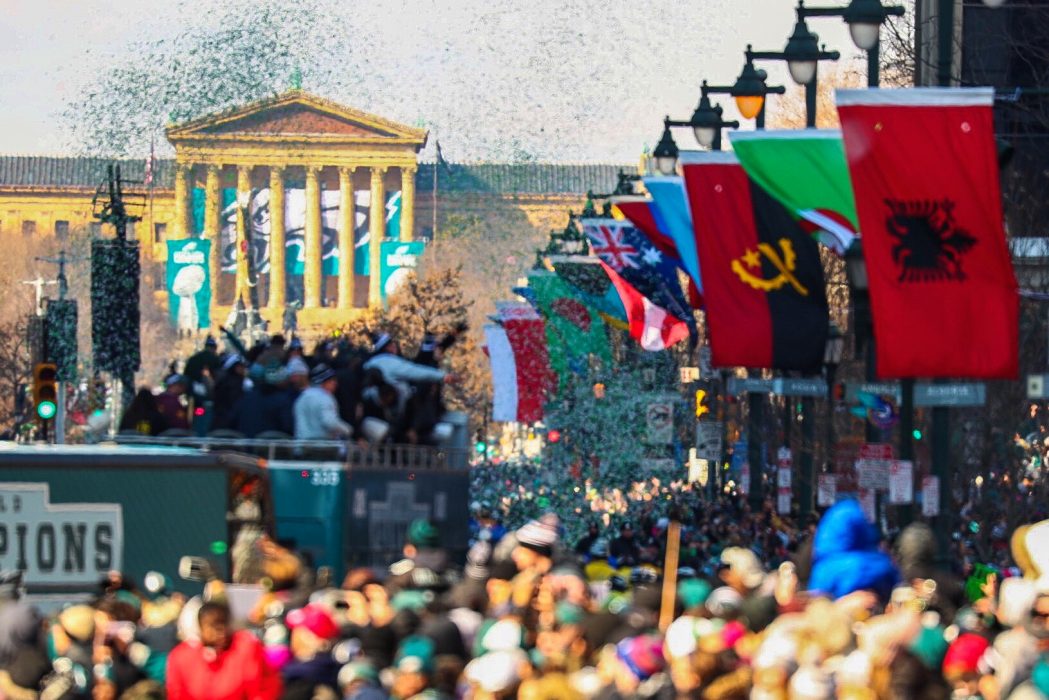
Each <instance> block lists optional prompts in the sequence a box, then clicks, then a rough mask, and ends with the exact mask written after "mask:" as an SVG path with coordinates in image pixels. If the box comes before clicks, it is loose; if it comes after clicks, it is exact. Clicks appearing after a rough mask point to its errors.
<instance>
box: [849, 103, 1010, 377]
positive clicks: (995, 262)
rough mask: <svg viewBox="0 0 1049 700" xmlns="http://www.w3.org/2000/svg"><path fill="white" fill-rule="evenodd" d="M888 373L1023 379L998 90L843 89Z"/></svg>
mask: <svg viewBox="0 0 1049 700" xmlns="http://www.w3.org/2000/svg"><path fill="white" fill-rule="evenodd" d="M837 103H838V114H839V115H840V117H841V124H842V134H843V136H844V140H845V152H846V155H847V157H848V163H849V171H850V173H851V175H852V184H853V189H854V190H855V195H856V211H857V213H858V215H859V221H860V230H862V231H863V256H864V258H865V259H866V262H867V278H868V284H869V287H870V297H871V310H872V313H873V316H874V335H875V336H876V337H877V338H878V343H877V345H876V350H877V362H876V367H877V372H878V376H879V377H886V378H888V377H892V378H896V377H971V378H986V379H1015V378H1016V376H1017V372H1018V361H1019V338H1018V336H1019V329H1018V319H1019V295H1018V293H1017V285H1016V277H1015V276H1014V275H1013V268H1012V261H1011V260H1010V256H1009V250H1008V247H1007V246H1006V242H1005V231H1004V230H1003V227H1002V208H1001V191H1000V187H999V181H998V160H997V151H996V148H995V141H994V119H993V114H992V107H993V104H994V91H993V90H992V89H991V88H922V89H914V88H908V89H906V90H838V91H837Z"/></svg>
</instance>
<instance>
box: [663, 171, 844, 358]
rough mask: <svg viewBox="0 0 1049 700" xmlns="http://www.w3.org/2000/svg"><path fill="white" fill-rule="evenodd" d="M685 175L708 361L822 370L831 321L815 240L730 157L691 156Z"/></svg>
mask: <svg viewBox="0 0 1049 700" xmlns="http://www.w3.org/2000/svg"><path fill="white" fill-rule="evenodd" d="M682 170H683V172H684V176H685V184H686V187H687V191H688V197H689V204H690V206H691V210H692V211H693V212H697V215H696V216H695V217H694V219H693V220H694V223H695V228H696V232H695V240H696V243H697V244H698V248H699V257H700V259H702V260H703V276H704V282H705V287H704V290H703V298H704V300H705V301H706V305H707V323H708V325H709V327H710V342H711V350H712V363H713V364H714V365H715V366H717V367H749V368H772V369H789V370H800V371H809V372H816V371H819V369H820V367H821V366H822V364H823V353H824V349H825V346H826V341H827V330H828V326H829V321H828V311H827V298H826V293H825V289H824V282H823V267H822V265H821V263H820V257H819V248H818V246H817V244H816V241H815V239H813V238H812V236H810V235H808V234H806V233H805V232H804V231H802V230H801V228H800V227H799V226H798V224H797V222H796V221H795V220H794V218H793V217H792V216H791V215H790V213H789V212H787V210H786V209H784V208H783V206H782V205H781V204H780V203H779V202H777V201H776V200H775V199H773V198H772V197H770V196H769V195H768V194H766V193H765V191H764V190H762V189H761V188H760V187H758V186H757V185H755V184H754V183H752V182H751V181H750V179H749V178H747V174H746V173H745V172H744V171H743V168H742V167H741V166H740V165H739V162H738V161H737V160H736V157H735V156H734V155H733V154H731V153H719V152H712V153H692V154H688V155H687V156H686V157H684V158H682Z"/></svg>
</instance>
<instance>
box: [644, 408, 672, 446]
mask: <svg viewBox="0 0 1049 700" xmlns="http://www.w3.org/2000/svg"><path fill="white" fill-rule="evenodd" d="M645 423H646V426H647V428H648V430H647V437H648V439H647V440H646V442H647V443H648V444H649V445H669V444H670V443H671V442H672V441H673V439H674V404H672V403H669V402H658V403H650V404H648V407H647V408H646V410H645Z"/></svg>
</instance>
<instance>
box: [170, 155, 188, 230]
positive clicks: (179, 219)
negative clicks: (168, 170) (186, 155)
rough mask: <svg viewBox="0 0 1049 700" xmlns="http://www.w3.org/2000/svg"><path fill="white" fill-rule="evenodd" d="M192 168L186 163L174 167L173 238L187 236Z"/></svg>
mask: <svg viewBox="0 0 1049 700" xmlns="http://www.w3.org/2000/svg"><path fill="white" fill-rule="evenodd" d="M192 169H193V166H192V165H189V164H187V163H178V164H176V165H175V221H174V225H173V226H172V228H173V229H174V238H176V239H182V238H185V237H186V236H188V235H189V228H190V227H189V213H190V191H189V182H190V178H191V177H192V172H191V171H192Z"/></svg>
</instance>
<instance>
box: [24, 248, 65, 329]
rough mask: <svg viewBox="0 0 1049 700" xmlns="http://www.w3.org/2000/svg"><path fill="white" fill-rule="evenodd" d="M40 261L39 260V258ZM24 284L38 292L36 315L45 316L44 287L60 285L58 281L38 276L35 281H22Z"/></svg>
mask: <svg viewBox="0 0 1049 700" xmlns="http://www.w3.org/2000/svg"><path fill="white" fill-rule="evenodd" d="M38 259H39V258H38ZM22 284H28V285H31V286H32V287H33V291H35V292H36V306H35V307H34V308H36V315H37V316H43V315H44V306H43V304H44V287H46V286H47V285H49V284H58V281H57V280H45V279H44V278H43V277H41V276H40V275H37V277H36V279H35V280H22Z"/></svg>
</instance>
